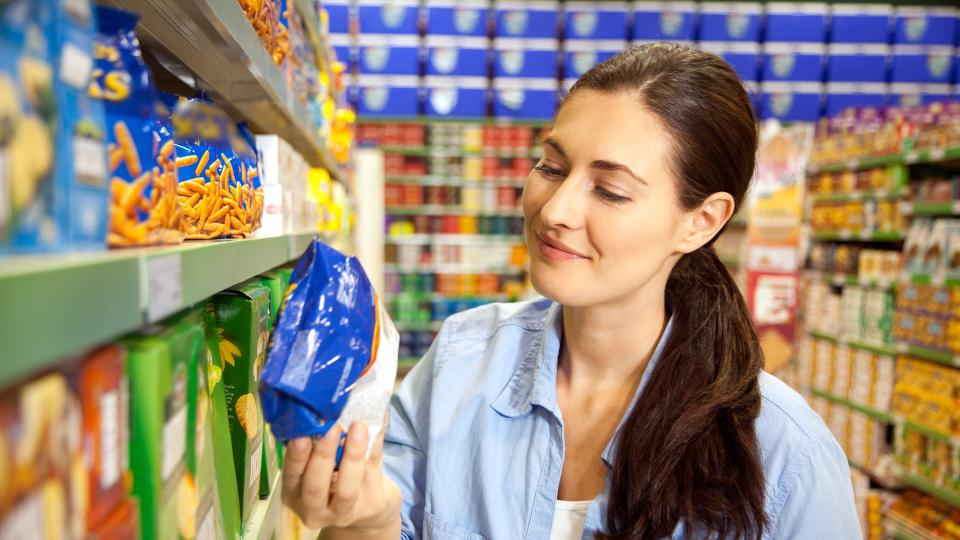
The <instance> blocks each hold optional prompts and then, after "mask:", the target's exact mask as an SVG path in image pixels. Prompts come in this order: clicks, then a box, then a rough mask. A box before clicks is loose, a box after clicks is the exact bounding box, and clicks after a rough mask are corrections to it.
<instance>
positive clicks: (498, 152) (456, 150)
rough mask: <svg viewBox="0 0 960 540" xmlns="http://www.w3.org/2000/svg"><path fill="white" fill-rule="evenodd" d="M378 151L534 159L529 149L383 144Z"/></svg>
mask: <svg viewBox="0 0 960 540" xmlns="http://www.w3.org/2000/svg"><path fill="white" fill-rule="evenodd" d="M380 149H381V150H383V152H384V153H385V154H397V155H402V156H418V157H437V158H444V157H486V156H492V157H502V158H514V157H534V155H535V153H534V152H532V151H531V150H530V149H526V148H525V149H522V150H507V149H496V148H486V149H483V150H467V149H465V148H461V147H459V146H404V145H393V144H384V145H381V146H380Z"/></svg>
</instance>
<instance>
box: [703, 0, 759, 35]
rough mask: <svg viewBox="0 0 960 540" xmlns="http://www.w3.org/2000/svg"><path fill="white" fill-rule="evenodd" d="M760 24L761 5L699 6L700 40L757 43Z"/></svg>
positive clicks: (716, 4) (748, 3)
mask: <svg viewBox="0 0 960 540" xmlns="http://www.w3.org/2000/svg"><path fill="white" fill-rule="evenodd" d="M762 22H763V5H762V4H759V3H755V2H717V3H711V2H705V3H703V4H701V5H700V40H701V41H719V42H724V41H735V42H746V43H757V42H759V41H760V27H761V26H762Z"/></svg>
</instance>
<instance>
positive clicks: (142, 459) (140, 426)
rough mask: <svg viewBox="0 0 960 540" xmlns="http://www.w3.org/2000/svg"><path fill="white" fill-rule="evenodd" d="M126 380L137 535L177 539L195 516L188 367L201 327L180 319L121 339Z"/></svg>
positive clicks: (198, 343)
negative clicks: (189, 452) (190, 471)
mask: <svg viewBox="0 0 960 540" xmlns="http://www.w3.org/2000/svg"><path fill="white" fill-rule="evenodd" d="M122 344H123V345H124V346H125V347H126V348H127V351H128V354H127V376H128V377H129V379H130V418H131V422H130V425H131V432H130V468H131V470H132V473H133V494H134V495H135V496H136V497H137V498H138V499H139V502H140V521H141V530H142V535H141V537H142V538H144V539H150V540H152V539H158V540H167V539H176V538H179V537H181V536H186V534H184V533H185V532H186V530H187V529H188V528H189V525H190V521H191V520H192V519H194V517H195V515H196V509H197V508H196V503H197V501H196V498H195V492H194V489H195V488H194V485H193V482H192V479H191V478H190V477H189V476H188V475H187V464H186V457H187V418H188V408H187V394H188V392H187V387H188V373H187V371H188V367H189V365H190V363H191V362H192V361H194V360H192V359H194V358H195V357H196V355H197V354H198V353H199V348H200V328H199V327H197V326H196V325H194V324H191V323H190V322H189V321H186V320H183V319H179V320H178V319H173V320H171V321H170V322H168V323H166V324H165V325H162V326H161V325H157V326H153V327H149V328H147V329H145V330H144V331H143V332H142V333H140V334H137V335H135V336H132V337H129V338H125V339H124V340H122Z"/></svg>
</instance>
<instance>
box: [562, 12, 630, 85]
mask: <svg viewBox="0 0 960 540" xmlns="http://www.w3.org/2000/svg"><path fill="white" fill-rule="evenodd" d="M628 14H629V4H628V3H627V2H584V1H570V2H566V3H564V43H563V76H562V78H563V88H564V90H568V89H569V88H570V86H572V85H573V83H574V81H576V80H577V79H578V78H580V76H581V75H583V74H584V73H586V71H587V70H588V69H590V68H591V67H593V66H594V65H596V64H599V63H600V62H603V61H604V60H606V59H608V58H610V57H612V56H614V55H616V54H617V53H619V52H620V51H622V50H624V49H625V48H626V47H627V43H628V42H627V34H628V31H629V29H630V28H629V26H628Z"/></svg>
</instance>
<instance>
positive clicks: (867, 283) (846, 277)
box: [810, 270, 897, 289]
mask: <svg viewBox="0 0 960 540" xmlns="http://www.w3.org/2000/svg"><path fill="white" fill-rule="evenodd" d="M810 272H813V273H815V275H817V277H819V279H820V280H821V281H823V282H824V283H828V284H830V285H837V286H843V285H856V286H859V287H869V288H871V289H891V288H895V287H896V286H897V284H896V282H895V281H888V280H877V279H861V278H860V276H857V275H855V274H843V273H840V272H835V273H830V272H819V271H817V270H811V271H810Z"/></svg>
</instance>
